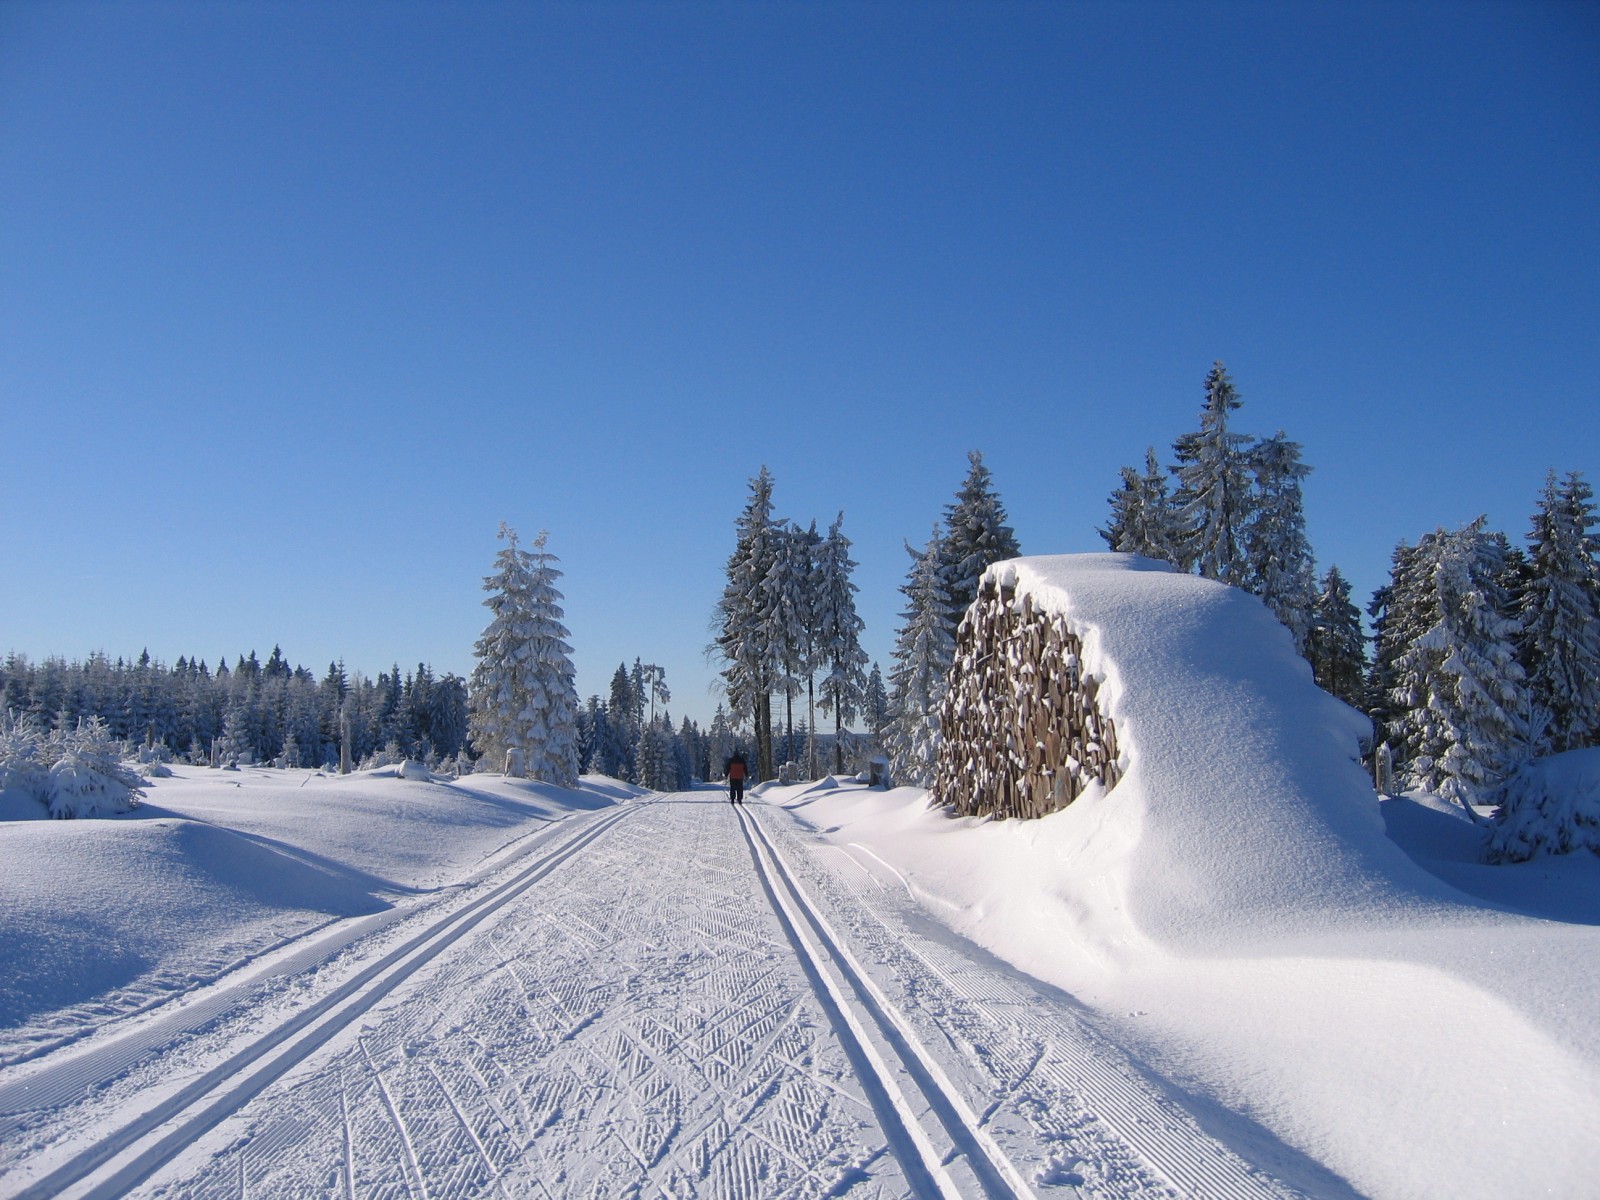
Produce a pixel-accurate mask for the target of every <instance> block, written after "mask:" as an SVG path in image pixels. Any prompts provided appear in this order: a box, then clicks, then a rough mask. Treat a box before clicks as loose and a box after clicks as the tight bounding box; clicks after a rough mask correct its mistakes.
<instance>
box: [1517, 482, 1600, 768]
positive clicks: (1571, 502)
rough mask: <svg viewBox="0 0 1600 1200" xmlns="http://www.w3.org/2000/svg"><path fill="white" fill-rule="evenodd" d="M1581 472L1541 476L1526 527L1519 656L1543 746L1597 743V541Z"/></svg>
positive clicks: (1555, 747) (1599, 730)
mask: <svg viewBox="0 0 1600 1200" xmlns="http://www.w3.org/2000/svg"><path fill="white" fill-rule="evenodd" d="M1594 525H1595V509H1594V493H1593V492H1592V491H1591V490H1590V488H1589V485H1588V484H1587V483H1586V482H1585V481H1584V479H1583V477H1582V476H1581V475H1579V474H1577V473H1576V472H1573V473H1570V474H1568V476H1567V478H1566V480H1565V481H1564V482H1563V483H1560V484H1558V483H1557V482H1556V475H1555V472H1554V471H1552V472H1550V474H1549V475H1548V476H1547V477H1546V479H1545V485H1544V490H1543V492H1541V493H1540V497H1539V508H1538V511H1537V512H1535V513H1534V516H1533V529H1532V531H1531V532H1530V533H1529V535H1528V557H1527V581H1526V583H1525V584H1524V585H1523V589H1522V596H1521V603H1520V610H1521V620H1522V635H1521V648H1522V662H1523V666H1524V667H1525V668H1526V670H1527V672H1528V688H1529V690H1530V691H1531V692H1532V694H1533V699H1534V703H1535V704H1536V705H1537V706H1538V707H1540V708H1541V709H1543V710H1544V711H1545V712H1547V713H1548V714H1549V726H1548V729H1547V731H1546V739H1547V742H1548V748H1549V749H1551V750H1553V751H1556V752H1560V751H1563V750H1576V749H1580V748H1582V747H1585V746H1593V745H1596V744H1600V561H1597V553H1600V542H1597V540H1596V538H1595V535H1594Z"/></svg>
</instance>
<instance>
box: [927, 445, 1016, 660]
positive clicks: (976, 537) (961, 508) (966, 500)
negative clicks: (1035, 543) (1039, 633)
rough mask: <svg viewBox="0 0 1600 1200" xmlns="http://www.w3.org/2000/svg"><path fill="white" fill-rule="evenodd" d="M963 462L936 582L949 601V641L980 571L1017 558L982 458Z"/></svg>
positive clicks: (971, 456)
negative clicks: (962, 475)
mask: <svg viewBox="0 0 1600 1200" xmlns="http://www.w3.org/2000/svg"><path fill="white" fill-rule="evenodd" d="M967 462H968V464H969V466H968V469H967V478H966V480H965V481H964V482H963V483H962V485H961V489H960V490H959V491H958V492H956V498H955V500H954V501H952V502H951V503H950V504H947V505H946V506H945V510H944V536H943V537H942V538H941V539H940V541H939V579H940V582H941V583H942V584H943V585H944V590H945V595H946V596H947V597H948V599H947V601H946V604H947V613H948V615H947V616H946V619H945V630H946V632H948V633H949V635H950V637H951V639H952V642H953V640H954V638H955V634H956V626H957V625H959V624H961V618H962V616H963V615H964V614H965V613H966V611H967V608H968V606H969V605H971V603H972V601H973V598H974V597H975V596H976V595H977V594H978V580H980V579H982V578H983V573H984V571H986V570H988V569H989V566H990V565H991V564H992V563H997V562H1003V561H1005V560H1006V559H1008V558H1016V557H1017V556H1018V555H1019V554H1021V553H1022V550H1021V548H1020V547H1019V546H1018V545H1017V538H1016V535H1015V534H1014V533H1012V532H1011V527H1010V526H1009V525H1007V524H1006V510H1005V505H1003V504H1002V503H1001V502H1000V494H999V493H998V492H997V491H995V489H994V479H993V476H992V475H991V474H990V472H989V468H988V467H986V466H984V465H983V455H982V454H981V453H980V452H979V451H977V450H971V451H968V453H967Z"/></svg>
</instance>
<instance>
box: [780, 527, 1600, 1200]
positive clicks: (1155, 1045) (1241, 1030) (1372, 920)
mask: <svg viewBox="0 0 1600 1200" xmlns="http://www.w3.org/2000/svg"><path fill="white" fill-rule="evenodd" d="M994 569H995V570H998V571H1002V572H1005V573H1006V574H1007V575H1008V576H1009V577H1010V578H1011V579H1012V580H1014V581H1015V583H1016V584H1017V586H1018V588H1019V593H1020V592H1029V593H1031V594H1032V595H1033V597H1034V599H1035V602H1036V603H1040V602H1042V603H1043V604H1045V605H1046V606H1047V607H1050V608H1052V609H1054V610H1056V611H1059V612H1062V613H1064V614H1065V615H1066V616H1067V617H1068V619H1069V620H1070V622H1071V623H1072V624H1073V626H1074V628H1075V630H1076V631H1077V632H1079V634H1080V635H1081V636H1082V637H1083V640H1084V650H1085V659H1086V667H1087V669H1088V670H1089V671H1091V672H1094V673H1096V674H1102V675H1104V677H1105V679H1106V687H1105V689H1104V690H1103V691H1102V693H1101V694H1102V697H1103V701H1102V702H1103V703H1105V704H1107V705H1108V706H1109V713H1110V716H1111V718H1112V720H1113V721H1114V722H1116V725H1117V728H1118V733H1119V738H1120V739H1121V744H1122V747H1123V751H1124V754H1125V756H1126V763H1125V766H1126V770H1127V773H1126V775H1125V776H1124V778H1123V779H1122V780H1121V782H1120V783H1119V784H1118V786H1117V787H1115V788H1114V789H1112V790H1111V791H1110V792H1109V793H1105V794H1101V793H1099V792H1098V791H1096V790H1091V791H1090V792H1089V793H1087V794H1086V795H1085V796H1084V797H1083V798H1081V799H1080V800H1079V801H1078V802H1076V803H1075V804H1073V805H1071V806H1070V807H1069V808H1067V809H1065V810H1063V811H1062V812H1059V813H1057V814H1054V815H1053V816H1051V817H1048V818H1046V819H1044V820H1041V821H1037V822H1028V823H1020V822H991V823H983V822H979V821H975V820H952V819H950V818H948V817H946V816H945V815H944V814H943V813H941V812H936V811H931V810H930V809H929V806H928V803H927V799H926V796H925V794H924V793H923V792H921V791H917V790H914V789H899V790H898V791H894V792H888V793H881V792H873V793H865V794H864V793H863V792H862V790H861V789H859V788H841V789H838V790H835V791H831V792H826V791H820V790H816V789H811V790H797V791H795V792H793V793H785V792H782V791H779V792H775V793H773V796H772V799H774V800H778V801H780V802H783V803H786V804H789V805H791V806H792V807H793V808H794V811H796V813H797V814H798V815H801V816H803V817H804V819H805V820H806V821H807V822H808V823H810V824H812V825H813V826H815V827H816V828H817V829H818V830H819V831H821V832H822V833H823V834H824V836H826V837H827V838H828V839H829V840H830V841H831V842H832V843H834V844H836V845H838V846H840V847H841V848H846V849H850V848H854V849H855V850H858V851H860V852H862V853H861V855H859V857H861V859H862V862H863V863H864V864H866V867H867V869H870V864H871V863H872V862H873V861H877V862H880V863H882V864H884V865H885V869H886V879H885V881H886V882H888V883H890V884H891V885H892V886H905V887H907V888H909V889H910V890H911V891H912V892H913V893H914V894H915V895H916V896H917V897H918V899H919V900H920V901H921V902H922V903H923V904H925V906H926V907H927V909H928V910H929V912H930V913H932V914H934V915H936V916H938V917H939V918H940V919H941V920H943V921H945V922H947V923H948V924H949V925H950V926H951V927H952V928H954V929H955V930H957V931H959V932H960V933H962V934H964V935H966V936H968V937H970V938H972V939H973V940H974V941H976V942H978V943H979V944H981V945H983V946H985V947H987V948H988V949H990V950H992V951H994V952H995V953H997V954H999V955H1001V956H1002V957H1003V958H1005V959H1006V960H1008V961H1010V962H1011V963H1013V964H1015V965H1016V966H1018V967H1020V968H1021V969H1022V970H1024V971H1026V972H1028V973H1029V974H1031V975H1034V976H1036V977H1038V978H1040V979H1043V980H1046V981H1048V982H1051V983H1054V984H1056V985H1058V986H1060V987H1062V988H1065V989H1067V990H1068V991H1069V992H1071V993H1072V994H1073V995H1075V996H1077V997H1078V998H1079V999H1081V1000H1083V1001H1085V1002H1087V1003H1089V1004H1091V1005H1093V1006H1095V1007H1096V1008H1098V1009H1099V1010H1101V1011H1103V1012H1106V1013H1113V1014H1115V1013H1123V1014H1127V1016H1126V1017H1125V1018H1124V1019H1123V1021H1122V1035H1123V1036H1125V1037H1126V1038H1127V1039H1128V1040H1129V1042H1130V1043H1131V1044H1134V1045H1140V1046H1143V1047H1145V1049H1146V1051H1147V1052H1148V1053H1149V1054H1150V1055H1151V1056H1152V1058H1153V1059H1154V1060H1155V1061H1158V1062H1160V1063H1162V1064H1163V1065H1164V1066H1165V1067H1166V1068H1167V1069H1169V1070H1171V1071H1172V1072H1174V1073H1175V1074H1176V1075H1178V1076H1180V1077H1183V1078H1187V1079H1190V1080H1192V1082H1193V1083H1194V1085H1195V1086H1196V1087H1197V1088H1199V1089H1201V1090H1203V1091H1205V1092H1207V1093H1209V1094H1211V1095H1212V1096H1214V1097H1216V1098H1217V1099H1218V1100H1219V1101H1220V1102H1221V1103H1223V1104H1225V1105H1228V1106H1229V1107H1232V1108H1236V1109H1238V1108H1242V1109H1243V1110H1245V1111H1247V1112H1249V1113H1250V1114H1251V1115H1252V1116H1253V1117H1254V1118H1255V1119H1256V1120H1258V1121H1260V1122H1261V1123H1262V1124H1264V1125H1266V1126H1267V1127H1268V1128H1270V1129H1272V1130H1273V1131H1274V1132H1275V1133H1277V1134H1279V1135H1280V1136H1282V1137H1283V1138H1284V1139H1285V1140H1286V1141H1288V1142H1290V1143H1291V1144H1293V1145H1295V1146H1297V1147H1299V1148H1301V1149H1303V1150H1304V1151H1305V1152H1306V1153H1307V1154H1309V1155H1312V1156H1313V1157H1315V1158H1317V1159H1318V1160H1320V1161H1322V1162H1325V1163H1327V1164H1328V1165H1329V1166H1330V1167H1331V1168H1332V1169H1334V1170H1335V1171H1337V1172H1339V1173H1340V1174H1342V1175H1343V1176H1345V1177H1346V1178H1348V1179H1349V1180H1350V1182H1351V1183H1352V1185H1353V1186H1355V1187H1356V1188H1357V1189H1358V1190H1360V1191H1363V1192H1368V1193H1371V1194H1375V1195H1383V1196H1423V1195H1453V1196H1503V1195H1511V1194H1539V1193H1548V1194H1551V1195H1576V1194H1579V1193H1581V1192H1583V1191H1586V1190H1587V1188H1588V1186H1589V1183H1588V1174H1587V1170H1588V1169H1587V1167H1586V1166H1585V1165H1584V1164H1585V1163H1587V1162H1592V1160H1593V1158H1594V1155H1595V1154H1596V1152H1597V1151H1600V1132H1597V1130H1596V1127H1595V1125H1594V1121H1593V1115H1594V1113H1596V1112H1597V1111H1600V1006H1596V1004H1595V1002H1594V997H1595V996H1596V995H1600V929H1596V928H1595V925H1596V924H1597V923H1600V907H1597V906H1596V904H1595V899H1596V896H1597V889H1600V862H1597V861H1595V860H1593V859H1592V858H1591V856H1582V857H1583V859H1585V860H1586V861H1567V862H1562V863H1559V864H1552V863H1550V862H1549V861H1548V860H1544V861H1543V862H1542V863H1541V864H1540V865H1539V866H1538V867H1536V868H1535V869H1534V870H1531V871H1530V870H1529V869H1528V866H1529V865H1524V866H1517V867H1496V868H1490V867H1479V866H1474V865H1472V864H1470V863H1468V862H1466V861H1465V847H1464V844H1463V833H1462V828H1461V827H1462V825H1463V824H1464V823H1465V822H1464V819H1461V820H1458V819H1457V818H1455V817H1451V816H1449V815H1448V814H1447V813H1445V812H1443V811H1442V810H1440V809H1438V808H1434V807H1430V806H1429V805H1428V804H1427V803H1426V801H1424V800H1419V799H1416V798H1413V799H1407V800H1401V801H1392V802H1390V803H1389V812H1388V813H1387V814H1386V813H1385V811H1384V810H1383V808H1382V807H1380V804H1379V802H1378V800H1377V797H1376V796H1375V795H1374V793H1373V792H1372V789H1371V788H1370V786H1368V784H1367V782H1366V779H1365V776H1364V774H1363V772H1362V770H1361V769H1360V767H1359V765H1358V764H1357V763H1356V762H1355V760H1354V759H1355V754H1356V750H1357V743H1358V740H1359V739H1360V738H1361V737H1362V736H1363V735H1364V734H1365V733H1366V732H1367V731H1366V723H1365V718H1363V717H1361V716H1360V715H1359V714H1356V713H1355V712H1353V711H1352V710H1350V709H1348V708H1347V707H1345V706H1344V705H1343V704H1341V703H1340V702H1338V701H1336V700H1334V699H1333V698H1331V697H1329V696H1328V695H1327V694H1326V693H1323V692H1322V691H1321V690H1320V689H1318V688H1316V687H1315V686H1314V685H1313V683H1312V681H1311V677H1310V672H1309V668H1308V667H1307V666H1306V664H1305V663H1304V662H1303V661H1302V660H1301V659H1300V658H1299V657H1298V656H1297V655H1295V653H1294V651H1293V648H1292V646H1291V644H1290V640H1289V635H1288V633H1287V631H1285V630H1284V629H1283V628H1282V627H1281V626H1280V625H1279V624H1278V623H1277V622H1276V620H1275V619H1274V618H1273V617H1272V616H1271V614H1270V613H1269V612H1268V611H1267V610H1266V609H1265V607H1264V606H1262V605H1261V604H1260V602H1259V601H1257V600H1255V599H1254V598H1252V597H1250V596H1247V595H1245V594H1244V593H1242V592H1238V591H1236V590H1233V589H1229V588H1225V587H1223V586H1221V585H1219V584H1215V583H1211V582H1208V581H1205V580H1202V579H1198V578H1195V577H1191V576H1186V575H1179V574H1176V573H1173V572H1171V571H1170V570H1168V569H1167V568H1166V567H1165V566H1164V564H1160V563H1156V562H1153V561H1151V560H1146V559H1138V558H1135V557H1132V556H1127V555H1112V554H1106V555H1074V556H1068V557H1059V558H1038V559H1021V560H1016V561H1014V562H1012V563H1009V564H1002V565H1001V566H999V567H997V568H994ZM1457 811H1458V812H1459V810H1457ZM1386 815H1388V816H1389V818H1390V820H1389V822H1388V824H1387V826H1386V823H1385V816H1386ZM1397 837H1398V839H1399V840H1397ZM1402 841H1403V842H1404V843H1405V844H1404V845H1402V844H1401V842H1402ZM1530 865H1531V864H1530ZM1490 872H1495V874H1493V875H1491V874H1490ZM902 881H903V882H902ZM1524 913H1526V914H1531V915H1522V914H1524ZM1536 918H1545V919H1542V920H1541V919H1536ZM1489 1131H1492V1136H1489V1135H1488V1134H1489Z"/></svg>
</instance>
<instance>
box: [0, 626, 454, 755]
mask: <svg viewBox="0 0 1600 1200" xmlns="http://www.w3.org/2000/svg"><path fill="white" fill-rule="evenodd" d="M0 712H9V713H14V714H16V715H17V716H19V717H28V718H31V719H32V720H33V721H34V722H35V723H36V724H38V725H39V726H40V727H41V728H43V729H45V730H53V729H72V728H74V727H75V726H76V725H77V723H78V722H79V721H80V720H82V719H85V718H89V717H98V718H100V719H101V720H103V721H104V722H105V723H106V725H107V727H108V728H109V730H110V732H111V734H112V736H113V737H115V738H118V739H119V740H122V741H127V742H133V743H136V744H139V745H145V746H164V747H165V748H166V750H167V751H168V752H169V753H170V754H171V755H172V756H174V757H175V758H179V759H187V760H190V761H194V762H209V761H212V760H213V756H214V755H215V756H217V757H226V758H229V759H234V760H237V761H245V762H250V761H253V762H273V761H282V762H284V763H285V765H289V766H303V767H321V766H331V765H335V764H337V763H338V762H339V760H340V748H341V741H342V740H343V739H348V742H349V754H350V759H351V761H352V762H353V763H358V764H359V763H361V762H362V761H363V760H366V759H370V758H372V757H373V756H375V755H377V754H380V753H384V752H387V753H388V754H389V755H390V756H391V757H404V758H417V759H423V760H427V761H434V762H437V761H440V760H442V759H448V758H455V757H457V756H460V755H461V754H463V753H464V752H466V751H467V687H466V681H465V680H463V679H462V678H461V677H460V676H457V675H450V674H446V675H443V676H435V675H434V674H433V672H432V670H431V669H430V668H429V667H428V666H426V665H425V664H420V663H419V664H418V666H417V669H416V670H415V671H413V672H408V673H406V674H405V675H404V676H402V675H401V673H400V668H399V667H398V666H396V667H394V668H393V670H391V671H390V672H388V673H384V672H379V674H378V677H377V678H376V679H368V678H367V677H365V676H364V675H362V674H361V673H360V672H347V671H346V670H345V667H344V664H343V663H342V662H335V663H331V664H329V666H328V670H327V672H326V674H324V675H323V676H322V678H321V679H318V678H317V677H316V676H315V675H313V674H312V673H311V672H310V671H308V670H307V669H306V668H304V667H301V666H294V667H291V666H290V665H289V664H288V662H287V660H285V658H284V657H283V652H282V650H281V649H279V648H278V647H276V646H274V647H273V649H272V654H271V655H270V656H268V658H267V661H266V662H265V663H263V662H261V661H260V660H259V659H258V658H257V657H256V653H255V651H254V650H252V651H251V652H250V653H249V654H248V655H241V656H240V657H239V658H238V660H237V661H236V663H235V665H234V666H233V667H232V668H230V667H229V666H228V665H227V662H226V660H224V661H223V662H221V663H219V664H218V665H217V668H216V670H215V671H212V670H211V669H210V668H209V667H207V665H206V664H205V662H204V661H203V660H200V659H189V658H179V659H178V661H177V663H176V664H175V665H173V666H172V667H167V666H166V665H165V664H163V663H161V662H159V661H158V660H155V659H152V658H151V657H150V655H149V653H148V652H146V653H143V654H140V655H139V657H138V659H137V660H136V661H134V662H131V663H130V662H127V661H126V660H124V659H121V658H118V659H116V660H115V661H113V660H112V659H111V658H109V657H108V656H107V655H105V654H103V653H95V654H91V655H89V657H88V658H86V659H85V660H84V661H82V662H68V661H67V660H66V659H64V658H59V657H52V658H47V659H45V660H44V661H42V662H39V663H33V662H30V661H29V660H28V658H27V657H26V656H24V655H20V654H12V655H10V656H8V657H7V658H6V659H5V661H4V664H3V665H0Z"/></svg>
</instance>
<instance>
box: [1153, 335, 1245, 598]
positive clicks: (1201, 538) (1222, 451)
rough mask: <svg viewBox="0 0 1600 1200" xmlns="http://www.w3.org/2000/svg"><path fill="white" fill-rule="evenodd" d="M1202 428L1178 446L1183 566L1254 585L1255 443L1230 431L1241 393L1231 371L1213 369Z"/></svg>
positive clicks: (1218, 365)
mask: <svg viewBox="0 0 1600 1200" xmlns="http://www.w3.org/2000/svg"><path fill="white" fill-rule="evenodd" d="M1205 386H1206V399H1205V405H1204V407H1202V408H1201V410H1200V428H1199V430H1198V431H1197V432H1195V433H1186V434H1183V435H1182V436H1181V437H1179V438H1178V440H1177V441H1176V442H1174V443H1173V446H1172V450H1173V454H1174V455H1175V456H1176V457H1177V460H1178V461H1177V465H1176V466H1174V468H1173V471H1174V473H1175V474H1176V475H1177V477H1178V491H1177V494H1176V495H1175V496H1174V497H1173V504H1174V507H1175V509H1176V513H1177V517H1176V528H1177V531H1178V539H1179V541H1178V546H1177V550H1178V555H1179V562H1178V565H1179V566H1180V567H1181V568H1183V569H1184V570H1193V571H1197V572H1198V573H1199V574H1201V575H1203V576H1204V577H1205V578H1207V579H1219V580H1221V581H1222V582H1223V583H1230V584H1233V585H1234V586H1235V587H1247V586H1249V584H1250V569H1249V558H1248V556H1247V553H1246V549H1245V544H1244V534H1245V526H1246V525H1247V524H1248V523H1249V519H1250V514H1251V492H1250V454H1249V443H1250V439H1249V437H1248V436H1247V435H1245V434H1240V433H1232V432H1230V431H1229V429H1228V417H1229V415H1230V414H1231V413H1232V412H1233V411H1234V410H1235V409H1237V408H1238V407H1239V403H1240V401H1239V393H1238V391H1237V390H1235V388H1234V386H1233V381H1232V380H1231V379H1229V378H1228V372H1227V369H1226V368H1225V367H1224V366H1223V365H1222V364H1221V363H1220V362H1218V363H1214V364H1212V367H1211V371H1210V372H1209V373H1208V374H1207V375H1206V385H1205Z"/></svg>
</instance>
